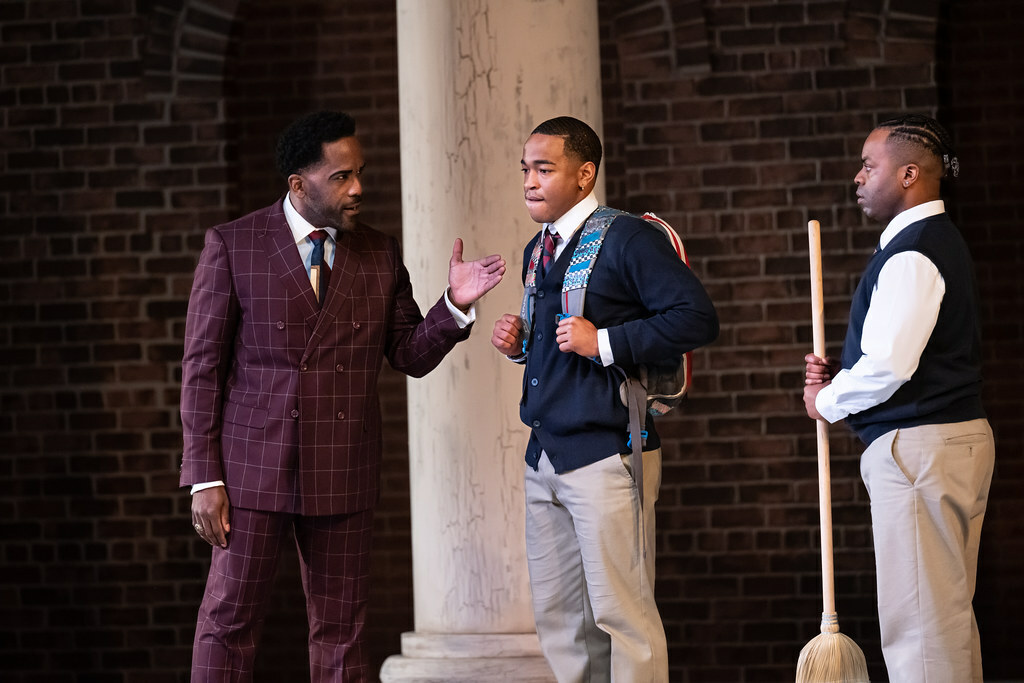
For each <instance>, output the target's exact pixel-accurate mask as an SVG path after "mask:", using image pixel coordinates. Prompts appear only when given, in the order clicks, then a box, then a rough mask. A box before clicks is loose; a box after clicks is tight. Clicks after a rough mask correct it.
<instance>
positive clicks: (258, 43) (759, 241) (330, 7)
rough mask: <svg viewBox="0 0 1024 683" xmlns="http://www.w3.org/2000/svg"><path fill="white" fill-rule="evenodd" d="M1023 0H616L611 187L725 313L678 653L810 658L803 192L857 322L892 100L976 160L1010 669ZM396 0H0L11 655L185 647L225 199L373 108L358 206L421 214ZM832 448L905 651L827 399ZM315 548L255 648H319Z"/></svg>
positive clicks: (999, 642) (398, 417)
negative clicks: (197, 440) (872, 191)
mask: <svg viewBox="0 0 1024 683" xmlns="http://www.w3.org/2000/svg"><path fill="white" fill-rule="evenodd" d="M1014 4H1015V3H1014V2H1012V1H1011V0H976V1H975V2H971V3H953V2H950V1H948V0H946V1H942V2H934V1H920V2H915V1H913V0H887V1H885V2H882V1H881V0H846V1H836V2H798V1H794V2H789V3H781V4H780V3H777V2H761V1H759V0H743V1H730V2H726V1H723V0H673V1H672V2H668V1H667V0H659V1H653V0H652V1H649V2H628V3H627V2H623V1H620V0H600V1H599V7H600V11H601V29H602V46H601V47H602V51H601V55H602V72H603V75H604V97H605V141H606V147H607V150H606V153H607V161H606V163H605V164H604V169H603V172H604V173H606V175H607V181H608V194H609V200H610V202H611V203H613V204H617V205H619V206H621V207H623V208H630V209H653V210H656V211H658V212H659V213H660V214H662V215H663V216H665V217H666V218H668V219H669V220H670V221H671V222H672V223H673V224H674V225H676V226H677V227H678V228H679V229H680V231H681V232H682V234H683V235H684V237H685V238H686V240H687V246H688V248H689V250H690V252H691V256H692V262H693V266H694V269H695V270H696V271H697V273H698V274H699V275H700V276H701V277H702V279H703V280H704V282H705V284H706V285H707V286H708V288H709V290H710V291H711V293H712V295H713V297H714V299H715V301H716V303H717V305H718V307H719V312H720V314H721V316H722V320H723V331H722V336H721V339H720V340H719V341H718V342H717V343H716V344H714V345H713V346H712V347H710V348H709V349H707V350H705V351H702V352H700V353H698V354H697V376H696V381H697V385H696V388H695V391H694V395H693V398H692V400H690V401H689V402H688V405H687V406H686V408H685V410H684V411H683V412H681V413H680V414H679V415H677V416H673V417H672V418H671V419H668V420H666V421H665V422H664V423H663V428H662V432H663V434H664V435H665V436H666V437H667V439H666V448H665V455H666V465H665V474H664V488H663V491H662V496H661V501H660V503H659V506H660V510H659V517H658V524H659V534H658V551H659V559H658V571H659V582H658V587H657V589H658V595H659V604H660V605H661V606H662V610H663V616H664V618H665V622H666V628H667V630H668V633H669V639H670V645H671V658H672V671H673V675H672V680H673V681H700V682H705V681H768V680H779V681H781V680H787V679H788V680H791V679H792V675H793V670H794V666H795V661H796V654H797V652H798V650H799V648H800V647H801V646H802V645H803V644H804V643H805V642H806V641H807V640H809V639H810V638H811V637H812V636H813V635H814V634H815V633H816V632H817V621H818V613H819V612H820V587H819V564H818V553H817V533H818V532H817V508H816V504H817V503H816V484H815V479H814V477H815V466H814V438H813V432H812V429H811V425H810V423H809V421H808V420H806V418H805V417H802V408H801V404H800V399H799V393H800V381H801V373H802V364H801V360H800V359H801V358H802V356H803V354H804V353H805V352H806V350H807V349H808V348H809V346H810V341H809V340H810V330H809V315H808V308H809V304H808V301H807V298H808V294H807V292H808V287H807V284H806V281H807V264H806V246H805V245H806V237H805V225H806V221H807V220H808V219H809V218H817V219H819V220H821V222H822V225H823V228H824V238H823V239H824V245H825V252H826V255H825V272H826V283H825V287H826V315H827V319H828V326H827V331H826V334H827V337H828V338H829V340H830V341H831V342H832V346H833V347H835V348H838V343H839V340H840V339H841V338H842V335H843V330H844V324H845V318H846V312H847V307H848V300H849V296H850V294H851V292H852V288H853V287H854V285H855V283H856V279H857V276H858V275H859V273H860V270H861V268H862V267H863V263H864V260H865V257H866V255H867V254H868V253H869V252H870V249H871V246H872V245H873V244H874V242H875V241H876V239H877V234H878V228H877V226H874V225H871V224H869V223H868V222H867V221H866V220H865V219H863V218H862V217H861V216H860V214H859V212H858V210H857V208H856V206H855V204H854V203H853V202H852V201H851V196H852V191H851V188H852V182H851V180H852V177H853V174H854V172H855V171H856V168H857V158H858V156H859V151H860V144H861V142H862V139H863V137H864V135H865V134H866V132H867V130H868V129H869V128H870V127H871V126H872V125H873V123H874V122H876V121H877V120H879V119H880V118H881V117H883V116H885V115H887V114H889V113H892V112H895V111H897V110H901V109H905V108H906V109H912V110H915V111H923V112H931V113H935V112H936V111H937V112H938V113H939V114H940V115H941V116H942V117H943V118H944V119H945V120H947V121H948V122H949V123H950V127H951V129H952V131H953V134H954V137H955V138H956V142H957V145H958V147H959V149H960V157H961V161H962V164H963V168H964V173H963V177H962V178H961V180H960V181H958V183H957V184H956V185H955V186H954V187H953V188H951V190H952V194H951V198H952V201H951V207H952V208H953V211H954V215H955V217H956V218H957V221H958V224H959V225H960V227H961V228H962V229H963V231H964V233H965V235H967V238H968V240H969V242H970V244H971V247H972V250H973V251H974V254H975V258H976V260H977V262H978V272H979V279H980V283H981V288H982V298H983V302H984V305H983V311H984V315H985V329H984V334H985V339H986V364H987V365H986V367H987V376H988V381H987V384H986V402H987V405H988V406H989V408H990V411H991V414H992V421H993V424H994V427H995V429H996V433H997V439H998V447H999V464H998V468H997V474H996V476H997V479H996V482H995V483H994V485H993V500H992V504H991V506H990V514H989V519H988V521H987V528H986V537H985V541H984V545H983V548H982V561H981V573H980V577H979V579H980V580H979V587H978V600H977V603H978V617H979V622H980V625H981V628H982V630H983V638H984V647H985V654H986V658H987V659H986V666H987V671H988V673H989V677H992V678H1012V677H1017V676H1018V674H1017V672H1018V671H1019V670H1020V668H1021V665H1022V664H1024V662H1022V660H1021V656H1020V655H1019V654H1018V650H1019V648H1017V647H1015V644H1016V643H1017V642H1019V641H1020V640H1021V637H1022V636H1024V633H1022V624H1021V621H1020V620H1019V619H1014V618H1013V617H1012V615H1013V614H1017V613H1019V612H1020V609H1019V608H1020V601H1021V598H1020V597H1019V596H1020V594H1021V591H1020V588H1021V582H1022V579H1021V577H1022V576H1024V566H1022V565H1024V548H1022V547H1021V541H1020V540H1019V536H1020V534H1019V533H1016V532H1017V531H1019V522H1017V520H1018V519H1019V518H1020V517H1021V513H1022V512H1024V511H1022V509H1021V507H1022V504H1021V503H1020V502H1019V501H1018V500H1017V497H1016V496H1015V495H1014V492H1015V490H1016V488H1017V487H1018V486H1019V485H1020V483H1021V480H1022V476H1024V472H1022V469H1021V460H1020V458H1021V455H1020V454H1021V431H1022V430H1021V426H1022V422H1024V419H1022V417H1024V416H1022V414H1021V408H1020V405H1021V403H1020V400H1019V396H1020V394H1021V390H1020V377H1021V375H1022V373H1021V367H1020V366H1021V362H1020V360H1019V349H1020V348H1021V337H1022V330H1021V327H1022V322H1021V318H1020V315H1019V310H1020V308H1021V306H1020V302H1021V285H1020V278H1019V272H1020V266H1021V248H1020V245H1019V240H1016V239H1015V238H1014V237H1013V233H1011V232H1010V230H1011V228H1013V227H1016V226H1019V224H1020V222H1021V218H1022V213H1024V207H1022V201H1024V200H1022V198H1021V195H1020V191H1019V188H1020V187H1021V186H1022V184H1021V173H1022V171H1021V164H1020V161H1019V159H1020V158H1021V156H1022V151H1024V150H1022V145H1021V135H1022V125H1021V116H1020V113H1019V112H1020V111H1021V102H1020V97H1021V93H1020V88H1019V87H1018V86H1017V84H1015V83H1014V82H1013V81H1012V78H1013V74H1017V73H1020V70H1021V66H1022V63H1021V62H1022V55H1021V47H1020V42H1019V40H1018V38H1017V36H1018V35H1019V33H1020V27H1021V22H1020V19H1019V18H1017V15H1015V14H1014V13H1013V9H1014V7H1013V5H1014ZM1018 14H1019V13H1018ZM394 22H395V20H394V10H393V7H391V6H389V5H387V3H377V2H372V1H371V0H359V1H350V2H345V3H301V4H300V3H288V2H284V1H283V0H250V1H248V2H244V3H239V2H238V1H237V0H149V1H147V2H138V1H137V0H74V1H72V0H66V1H62V0H53V1H49V0H47V1H44V0H29V2H21V1H5V2H0V103H2V105H3V111H2V117H3V132H2V133H0V139H2V141H3V145H2V151H0V160H2V161H0V164H2V166H0V169H2V170H0V173H2V178H3V184H2V185H3V186H2V189H0V207H2V218H0V221H2V225H3V230H2V231H0V264H2V265H0V306H2V310H3V316H2V317H0V340H2V342H3V345H4V351H5V352H4V354H3V361H2V364H0V406H2V410H0V443H2V445H0V577H2V578H0V620H2V624H3V625H2V626H0V678H2V679H3V680H11V681H18V682H21V681H36V680H46V681H84V680H90V681H112V682H113V681H134V680H142V679H145V680H146V681H147V683H155V682H157V681H162V680H167V681H178V680H186V679H187V675H186V673H185V672H186V671H187V667H188V662H189V649H190V643H191V637H192V630H193V628H194V619H195V611H196V607H197V605H198V602H199V597H200V595H201V592H202V583H203V579H204V576H205V570H206V563H207V557H208V550H207V549H206V548H205V547H204V546H203V544H202V543H201V542H198V541H197V540H196V539H195V538H194V535H193V534H192V532H191V530H190V528H189V524H188V522H189V519H188V518H189V515H188V500H187V496H185V495H183V494H182V493H181V492H179V491H178V490H177V488H176V486H177V466H178V459H179V457H180V456H179V453H180V447H181V437H180V428H179V423H178V417H177V394H178V381H179V377H180V367H179V366H180V358H181V339H182V334H183V320H184V311H185V303H186V299H187V294H188V290H189V286H190V284H191V275H192V269H193V267H194V263H195V258H196V256H197V255H198V252H199V249H200V248H201V245H202V235H203V231H204V229H205V228H206V227H208V226H210V225H213V224H215V223H217V222H219V221H222V220H225V219H226V218H229V217H233V216H236V215H239V214H240V213H242V212H244V211H248V210H251V209H253V208H257V207H259V206H263V205H265V204H267V203H269V202H270V201H272V200H273V199H275V198H276V197H277V196H279V195H280V193H281V192H282V186H281V181H280V179H278V178H277V177H276V176H275V175H274V172H273V170H272V164H271V144H272V139H273V137H274V136H275V134H276V132H277V130H278V129H279V128H280V126H281V125H282V124H283V123H284V122H286V121H287V120H289V119H291V118H292V117H293V116H295V115H296V114H298V113H300V112H302V111H305V110H308V109H311V108H316V107H320V106H331V107H340V108H345V109H348V110H350V111H352V112H353V113H354V114H355V115H356V116H357V120H358V121H359V123H360V129H361V132H360V136H361V138H362V141H363V144H364V147H365V148H366V151H367V157H368V159H369V161H370V163H369V165H368V170H367V174H368V176H369V178H368V181H367V187H368V192H367V195H368V197H367V202H366V205H367V207H368V211H367V220H368V221H370V222H371V223H373V224H374V225H376V226H377V227H379V228H381V229H383V230H385V231H386V232H390V233H392V234H399V233H400V224H401V222H400V214H399V206H398V202H397V197H398V196H399V191H398V182H399V173H398V133H397V131H398V119H397V116H398V114H397V75H396V73H395V70H396V53H395V46H394V39H395V34H396V30H395V23H394ZM313 57H315V59H314V58H313ZM383 382H384V385H385V396H384V402H385V413H386V415H388V416H389V417H388V420H389V424H388V426H387V430H386V435H385V446H386V460H387V462H386V465H385V475H384V476H385V486H384V497H383V500H382V503H381V506H380V508H379V512H378V518H377V539H376V542H375V548H374V558H373V559H374V571H375V574H376V576H377V581H376V583H375V585H374V595H373V607H372V609H373V612H372V613H371V615H370V619H371V643H372V644H373V647H374V652H373V654H374V657H375V659H376V660H377V661H379V660H380V659H382V658H383V657H384V656H386V655H388V654H392V653H395V652H398V651H399V649H400V648H399V644H398V634H400V633H401V632H402V631H404V630H408V629H410V628H411V627H412V611H411V610H412V608H411V553H410V550H409V518H408V515H409V512H408V509H409V504H408V493H407V491H408V468H407V465H406V462H407V450H406V445H405V444H406V440H407V438H408V434H407V430H406V425H405V420H404V414H405V396H404V387H405V385H404V379H403V378H402V377H400V376H398V375H396V374H395V373H392V372H391V371H389V370H385V373H384V378H383ZM832 450H833V457H834V462H833V479H834V480H833V502H834V513H835V519H836V526H835V542H836V548H837V553H836V561H837V570H838V575H837V593H838V601H839V612H840V618H841V624H842V627H843V630H844V632H847V633H849V634H850V635H852V636H853V637H854V639H855V640H856V641H857V642H858V644H860V645H861V647H862V648H863V649H864V650H865V653H866V654H867V656H868V659H869V662H870V664H871V668H872V673H873V678H874V679H877V680H882V679H883V674H882V673H881V672H882V669H881V668H880V667H881V664H880V655H879V653H878V646H877V640H878V634H877V625H876V623H875V621H874V609H875V608H874V576H873V571H872V563H873V557H872V553H871V540H870V528H869V523H868V513H867V497H866V493H865V492H864V490H863V486H862V484H861V483H860V481H859V477H858V471H857V455H858V453H859V447H858V445H857V444H856V443H855V442H854V441H853V439H851V438H850V437H849V436H848V435H847V434H846V433H845V430H844V429H843V428H841V427H837V428H835V429H833V439H832ZM294 566H295V560H294V554H291V555H289V556H288V557H286V558H285V559H284V561H283V563H282V567H281V576H280V580H279V582H278V586H277V587H276V591H275V597H274V603H273V606H272V613H271V614H270V616H269V623H268V626H267V632H266V645H267V647H266V648H265V650H264V652H263V655H261V659H260V669H261V673H262V675H263V677H264V679H265V680H285V679H290V678H291V679H294V678H297V677H301V676H302V675H303V671H304V670H305V653H304V650H305V646H304V640H305V631H304V625H303V622H304V615H303V609H302V598H301V591H300V589H299V587H298V579H297V576H296V574H295V570H294Z"/></svg>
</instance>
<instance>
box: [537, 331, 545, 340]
mask: <svg viewBox="0 0 1024 683" xmlns="http://www.w3.org/2000/svg"><path fill="white" fill-rule="evenodd" d="M543 339H544V333H543V332H538V333H537V341H542V340H543Z"/></svg>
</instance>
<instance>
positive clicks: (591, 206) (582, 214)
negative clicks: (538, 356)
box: [544, 192, 615, 367]
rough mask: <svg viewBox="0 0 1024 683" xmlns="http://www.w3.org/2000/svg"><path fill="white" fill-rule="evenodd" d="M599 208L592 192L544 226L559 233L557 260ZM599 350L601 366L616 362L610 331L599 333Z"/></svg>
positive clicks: (556, 251)
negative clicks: (588, 218)
mask: <svg viewBox="0 0 1024 683" xmlns="http://www.w3.org/2000/svg"><path fill="white" fill-rule="evenodd" d="M598 206H599V204H598V202H597V197H596V196H595V195H594V193H593V192H591V193H590V194H588V195H587V196H586V197H584V198H583V199H581V200H580V201H579V202H578V203H577V204H576V205H575V206H573V207H572V208H571V209H569V210H568V211H566V212H565V213H564V214H562V215H561V216H560V217H559V218H557V219H556V220H555V222H554V223H545V224H544V229H545V230H548V229H550V230H551V232H557V233H558V238H559V239H558V242H557V243H555V259H556V260H557V259H558V257H559V256H561V255H562V252H563V251H565V245H566V244H568V243H569V240H571V239H572V236H573V235H575V234H576V231H577V230H579V229H580V228H581V227H583V223H584V222H586V220H587V217H588V216H590V214H592V213H594V211H596V210H597V207H598ZM597 348H598V350H599V351H600V355H601V365H604V366H605V367H607V366H609V365H611V364H613V363H614V362H615V356H614V355H613V354H612V345H611V342H610V341H609V340H608V330H603V329H602V330H598V331H597Z"/></svg>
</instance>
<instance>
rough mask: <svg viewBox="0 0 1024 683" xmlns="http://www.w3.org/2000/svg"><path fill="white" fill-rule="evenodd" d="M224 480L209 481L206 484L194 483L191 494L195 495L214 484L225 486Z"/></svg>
mask: <svg viewBox="0 0 1024 683" xmlns="http://www.w3.org/2000/svg"><path fill="white" fill-rule="evenodd" d="M223 485H224V482H222V481H208V482H206V483H205V484H192V490H191V491H190V492H189V494H190V495H195V494H197V493H199V492H200V491H202V490H203V489H212V488H213V487H214V486H223Z"/></svg>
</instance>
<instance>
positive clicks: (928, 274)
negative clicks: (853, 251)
mask: <svg viewBox="0 0 1024 683" xmlns="http://www.w3.org/2000/svg"><path fill="white" fill-rule="evenodd" d="M945 210H946V207H945V204H944V203H943V202H942V200H935V201H931V202H925V203H924V204H918V205H917V206H915V207H912V208H910V209H907V210H906V211H904V212H902V213H900V214H898V215H897V216H896V217H895V218H893V219H892V220H891V221H890V222H889V225H887V226H886V228H885V230H884V231H883V232H882V236H881V238H880V239H879V242H878V244H879V249H885V247H886V246H887V245H888V244H889V242H891V241H892V239H893V238H894V237H896V235H898V234H899V233H900V231H901V230H903V229H904V228H906V227H907V226H908V225H910V224H911V223H916V222H917V221H919V220H922V219H924V218H928V217H929V216H935V215H938V214H940V213H944V212H945ZM945 293H946V283H945V281H944V280H943V279H942V275H940V274H939V269H938V268H937V267H936V266H935V264H934V263H932V261H931V260H930V259H928V257H926V256H925V255H924V254H922V253H920V252H916V251H904V252H900V253H899V254H896V255H895V256H893V257H891V258H890V259H889V260H888V261H886V262H885V265H883V266H882V269H881V271H879V273H878V281H877V283H876V284H875V288H874V290H873V291H872V292H871V301H870V303H869V305H868V311H867V314H866V315H865V316H864V328H863V333H862V335H861V349H862V351H863V355H862V356H861V357H860V359H859V360H858V361H857V362H856V363H854V365H853V367H851V368H850V369H848V370H842V371H840V372H839V373H838V374H837V375H836V376H835V378H833V380H832V383H831V384H829V385H828V386H827V387H825V388H824V389H822V390H821V391H820V392H819V393H818V396H817V398H816V399H815V402H814V405H815V407H816V408H817V409H818V412H819V413H820V414H821V416H822V417H823V418H825V420H827V421H828V422H830V423H831V422H838V421H839V420H842V419H843V418H845V417H846V416H847V415H850V414H853V413H859V412H861V411H863V410H867V409H868V408H872V407H874V406H876V405H879V404H881V403H884V402H885V401H887V400H889V398H890V397H891V396H892V395H893V394H894V393H896V390H897V389H899V388H900V386H902V385H903V384H904V383H905V382H907V380H909V379H910V378H911V376H913V374H914V371H916V370H917V366H918V363H919V362H920V360H921V353H922V352H923V351H924V347H925V346H926V345H927V344H928V339H929V338H930V337H931V335H932V330H934V329H935V321H936V320H937V319H938V317H939V306H940V305H941V304H942V297H943V296H944V295H945Z"/></svg>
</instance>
